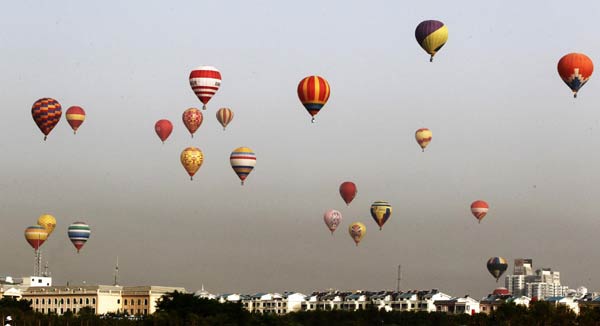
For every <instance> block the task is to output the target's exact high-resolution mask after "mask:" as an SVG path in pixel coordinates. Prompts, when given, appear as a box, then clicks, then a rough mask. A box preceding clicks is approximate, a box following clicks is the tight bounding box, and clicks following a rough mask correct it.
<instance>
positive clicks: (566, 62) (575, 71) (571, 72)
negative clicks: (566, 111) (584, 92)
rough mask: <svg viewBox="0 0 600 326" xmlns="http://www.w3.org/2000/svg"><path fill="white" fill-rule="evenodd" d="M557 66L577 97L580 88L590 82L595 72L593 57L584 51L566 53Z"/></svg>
mask: <svg viewBox="0 0 600 326" xmlns="http://www.w3.org/2000/svg"><path fill="white" fill-rule="evenodd" d="M557 68H558V74H559V75H560V78H562V80H563V81H564V82H565V84H567V86H569V88H570V89H571V90H572V91H573V96H574V97H577V92H578V91H579V89H580V88H581V87H583V85H585V83H587V82H588V80H589V79H590V77H591V76H592V73H593V72H594V64H593V63H592V59H590V58H589V57H588V56H587V55H585V54H583V53H569V54H566V55H564V56H563V57H562V58H560V60H559V61H558V66H557Z"/></svg>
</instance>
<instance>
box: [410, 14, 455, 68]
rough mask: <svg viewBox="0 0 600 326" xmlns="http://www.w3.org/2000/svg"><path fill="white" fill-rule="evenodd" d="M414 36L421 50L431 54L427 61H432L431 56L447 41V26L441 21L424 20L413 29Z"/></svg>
mask: <svg viewBox="0 0 600 326" xmlns="http://www.w3.org/2000/svg"><path fill="white" fill-rule="evenodd" d="M415 38H416V39H417V42H419V45H421V47H422V48H423V50H425V52H427V53H429V54H430V55H431V57H430V58H429V62H432V61H433V56H434V55H435V54H436V53H437V52H438V51H439V50H440V49H441V48H442V46H444V44H446V41H448V27H446V25H444V23H442V22H441V21H437V20H426V21H423V22H421V23H420V24H419V25H418V26H417V29H415Z"/></svg>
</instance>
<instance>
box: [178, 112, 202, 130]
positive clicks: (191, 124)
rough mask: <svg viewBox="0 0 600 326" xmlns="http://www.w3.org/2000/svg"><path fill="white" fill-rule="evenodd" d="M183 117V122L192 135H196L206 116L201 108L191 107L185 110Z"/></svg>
mask: <svg viewBox="0 0 600 326" xmlns="http://www.w3.org/2000/svg"><path fill="white" fill-rule="evenodd" d="M181 119H182V120H183V124H184V125H185V127H186V128H187V130H188V131H189V132H190V135H192V137H194V133H195V132H196V130H198V128H200V125H202V120H203V119H204V118H203V116H202V112H201V111H200V110H198V109H196V108H189V109H187V110H185V111H184V112H183V114H182V115H181Z"/></svg>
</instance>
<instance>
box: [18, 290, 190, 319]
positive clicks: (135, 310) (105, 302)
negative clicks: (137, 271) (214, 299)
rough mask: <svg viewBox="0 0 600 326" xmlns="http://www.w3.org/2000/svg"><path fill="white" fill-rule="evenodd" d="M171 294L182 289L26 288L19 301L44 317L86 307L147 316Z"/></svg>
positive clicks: (99, 312) (96, 310)
mask: <svg viewBox="0 0 600 326" xmlns="http://www.w3.org/2000/svg"><path fill="white" fill-rule="evenodd" d="M174 291H179V292H185V289H184V288H180V287H163V286H124V287H123V286H113V285H85V286H44V287H29V288H27V289H26V290H24V291H23V292H22V298H23V299H27V300H29V301H30V302H31V307H32V308H33V310H35V311H37V312H41V313H45V314H47V313H56V314H59V315H62V314H64V313H66V312H72V313H78V312H80V311H81V309H83V308H85V307H88V308H89V309H91V311H92V312H93V313H95V314H106V313H124V314H127V315H147V314H152V313H154V312H155V311H156V302H157V300H158V298H160V297H161V296H163V295H164V294H167V293H170V292H174Z"/></svg>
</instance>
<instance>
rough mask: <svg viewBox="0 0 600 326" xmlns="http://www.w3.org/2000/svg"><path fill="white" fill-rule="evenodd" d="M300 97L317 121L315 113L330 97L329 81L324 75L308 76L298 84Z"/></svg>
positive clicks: (313, 119) (313, 120)
mask: <svg viewBox="0 0 600 326" xmlns="http://www.w3.org/2000/svg"><path fill="white" fill-rule="evenodd" d="M298 97H299V98H300V102H302V105H304V107H305V108H306V110H307V111H308V113H309V114H310V115H311V116H312V122H315V115H317V113H319V111H320V110H321V108H322V107H323V106H324V105H325V103H327V100H328V99H329V83H328V82H327V80H325V78H323V77H320V76H308V77H306V78H304V79H302V80H301V81H300V84H298Z"/></svg>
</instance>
